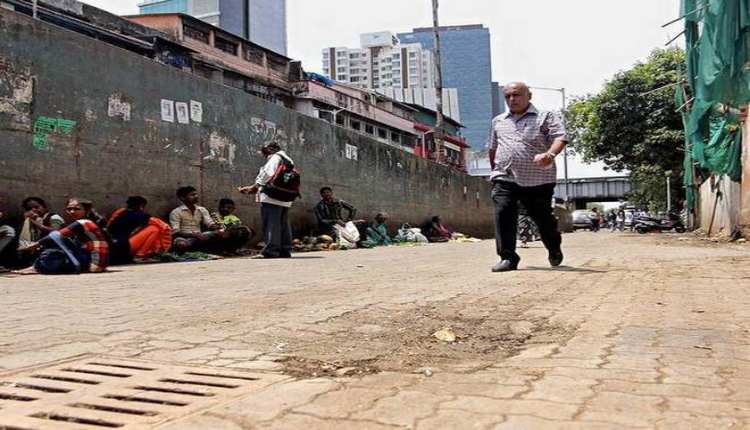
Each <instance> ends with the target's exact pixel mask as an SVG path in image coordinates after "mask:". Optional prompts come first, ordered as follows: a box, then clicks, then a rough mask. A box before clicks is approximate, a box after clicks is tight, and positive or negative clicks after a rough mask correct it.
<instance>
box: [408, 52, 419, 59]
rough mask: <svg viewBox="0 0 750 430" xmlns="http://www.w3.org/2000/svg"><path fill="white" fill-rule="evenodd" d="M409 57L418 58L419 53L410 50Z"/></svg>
mask: <svg viewBox="0 0 750 430" xmlns="http://www.w3.org/2000/svg"><path fill="white" fill-rule="evenodd" d="M409 58H417V53H416V52H413V51H412V52H410V53H409Z"/></svg>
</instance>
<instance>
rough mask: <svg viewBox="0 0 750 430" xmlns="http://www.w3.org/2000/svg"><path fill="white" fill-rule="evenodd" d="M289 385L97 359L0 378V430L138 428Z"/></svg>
mask: <svg viewBox="0 0 750 430" xmlns="http://www.w3.org/2000/svg"><path fill="white" fill-rule="evenodd" d="M285 379H287V377H285V376H283V375H275V374H260V373H251V372H244V371H233V370H232V371H227V370H224V369H219V368H211V367H201V366H183V365H173V364H168V363H155V362H150V361H140V360H131V359H121V358H114V357H104V356H96V357H89V358H85V359H78V360H76V361H68V362H63V363H56V364H53V365H49V366H46V367H40V368H35V369H31V370H23V371H19V372H11V373H0V430H51V429H54V430H103V429H123V430H127V429H136V428H138V429H143V428H149V427H152V426H155V425H158V424H161V423H164V422H167V421H172V420H175V419H177V418H181V417H184V416H186V415H188V414H192V413H194V412H197V411H201V410H205V409H208V408H211V407H214V406H217V405H219V404H222V403H226V402H228V401H230V400H233V399H236V398H238V397H241V396H243V395H246V394H250V393H252V392H255V391H258V390H261V389H263V388H265V387H267V386H269V385H271V384H274V383H276V382H279V381H282V380H285Z"/></svg>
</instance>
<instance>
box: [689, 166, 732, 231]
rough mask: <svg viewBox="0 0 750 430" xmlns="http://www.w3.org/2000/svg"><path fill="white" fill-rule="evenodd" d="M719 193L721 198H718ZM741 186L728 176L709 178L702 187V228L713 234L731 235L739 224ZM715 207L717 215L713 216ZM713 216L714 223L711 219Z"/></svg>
mask: <svg viewBox="0 0 750 430" xmlns="http://www.w3.org/2000/svg"><path fill="white" fill-rule="evenodd" d="M717 194H719V198H718V199H717ZM740 194H741V187H740V184H739V183H738V182H733V181H732V180H731V179H729V178H728V177H726V176H723V177H722V178H721V179H720V180H719V179H718V178H713V179H709V180H708V181H706V182H704V183H703V184H702V185H701V187H700V197H699V199H700V200H699V202H700V228H701V230H703V231H705V232H709V230H710V233H711V235H712V236H720V235H723V236H729V235H730V234H732V231H734V229H735V228H736V227H737V226H738V225H739V214H740V200H741V199H740ZM714 207H716V215H715V216H713V213H714ZM712 218H713V224H712V223H711V219H712Z"/></svg>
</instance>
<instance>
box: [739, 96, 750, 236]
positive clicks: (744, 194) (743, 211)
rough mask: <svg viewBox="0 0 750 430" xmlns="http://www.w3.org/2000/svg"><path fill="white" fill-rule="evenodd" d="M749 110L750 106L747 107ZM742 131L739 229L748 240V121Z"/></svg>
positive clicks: (749, 232)
mask: <svg viewBox="0 0 750 430" xmlns="http://www.w3.org/2000/svg"><path fill="white" fill-rule="evenodd" d="M747 108H748V110H750V105H749V106H748V107H747ZM742 126H743V129H742V189H741V197H740V200H741V201H740V205H741V207H740V228H741V229H742V234H743V235H744V236H745V237H746V238H750V121H748V120H747V119H745V122H744V123H743V125H742Z"/></svg>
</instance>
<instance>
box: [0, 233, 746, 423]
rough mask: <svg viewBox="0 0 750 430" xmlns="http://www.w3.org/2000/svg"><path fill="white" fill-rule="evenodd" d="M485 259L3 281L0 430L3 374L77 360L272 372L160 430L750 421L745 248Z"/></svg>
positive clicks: (433, 256) (424, 251)
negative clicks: (448, 334)
mask: <svg viewBox="0 0 750 430" xmlns="http://www.w3.org/2000/svg"><path fill="white" fill-rule="evenodd" d="M493 247H494V243H493V242H489V241H486V242H483V243H479V244H447V245H438V246H427V247H421V248H390V249H377V250H361V251H350V252H338V253H316V254H305V255H301V256H298V257H297V258H295V259H294V260H293V261H268V260H267V261H263V260H243V259H239V260H223V261H216V262H206V263H189V264H171V265H153V266H140V267H125V268H115V269H114V272H115V273H109V274H103V275H85V276H73V277H0V309H2V311H3V312H2V316H0V333H2V337H0V428H2V424H4V422H2V417H3V414H7V413H10V412H12V411H13V408H14V407H15V406H16V405H17V404H18V403H19V402H18V398H16V399H15V400H14V399H12V398H11V397H12V396H8V395H6V397H3V394H2V393H3V390H4V389H5V388H3V384H2V381H3V380H6V379H8V378H12V377H15V375H18V372H19V371H20V370H23V369H25V368H28V367H30V366H43V365H46V364H47V363H50V362H54V361H59V360H63V359H71V358H76V357H79V356H82V355H84V354H90V355H92V356H93V355H99V354H101V355H106V356H108V358H107V359H109V360H115V359H135V360H137V361H138V362H143V363H149V362H155V363H160V364H161V365H170V364H175V365H180V366H192V365H195V366H200V368H201V369H204V371H202V372H197V373H205V372H207V370H205V369H208V368H222V369H223V370H224V371H227V372H234V373H232V374H233V375H242V374H245V372H247V374H258V375H268V378H269V379H268V380H267V381H266V382H264V385H263V386H260V385H259V386H257V387H255V388H254V389H253V391H252V392H249V391H248V392H247V393H244V394H242V395H237V396H235V397H231V398H229V397H228V398H227V399H226V400H225V401H218V400H217V401H216V402H215V403H214V404H210V405H208V404H207V406H206V407H201V408H200V409H196V410H193V411H192V412H191V413H190V414H187V415H185V414H181V413H180V412H179V410H178V409H179V408H174V410H173V411H172V410H170V411H171V412H169V413H165V415H164V416H165V417H167V416H170V417H171V418H168V419H167V418H165V419H164V420H162V421H161V423H160V424H159V425H161V426H162V427H160V428H169V429H180V430H185V429H206V428H210V429H244V428H248V429H249V428H252V429H255V428H258V429H266V428H270V429H300V428H305V429H338V428H341V429H345V428H346V429H349V428H357V429H381V428H382V429H386V428H419V429H437V428H461V429H467V428H477V429H484V428H496V429H506V428H508V429H523V428H534V429H538V428H583V429H591V428H597V429H598V428H607V429H610V428H681V429H685V428H696V429H699V428H700V429H707V428H710V429H717V428H750V288H749V287H750V281H749V279H750V264H748V263H750V247H743V246H742V245H718V244H710V243H705V242H701V241H697V240H695V239H692V238H691V239H682V240H680V239H678V237H677V236H670V235H653V236H635V235H628V234H609V233H599V234H591V233H576V234H571V235H566V236H565V249H566V255H567V260H566V264H567V266H566V267H563V268H561V269H559V270H551V269H549V267H548V264H547V262H546V252H545V251H544V250H543V249H542V248H541V247H540V245H538V244H534V245H532V246H531V247H530V248H528V249H525V250H522V251H521V253H522V256H523V258H524V261H523V262H522V265H523V269H524V270H521V271H518V272H514V273H511V274H503V275H493V274H491V273H490V272H489V268H490V266H491V265H492V264H493V263H494V258H493ZM444 328H449V329H450V331H452V332H453V333H455V335H456V341H455V342H452V343H449V342H444V341H441V340H438V339H437V338H435V337H434V336H433V333H435V332H436V331H438V330H441V329H444ZM136 367H137V366H136ZM145 367H148V366H145ZM197 373H196V374H197ZM101 378H102V380H105V379H106V378H107V376H106V375H103V376H101ZM48 383H49V384H52V385H51V386H57V385H54V384H58V385H59V384H63V386H66V385H65V384H67V382H60V381H52V380H50V381H48ZM8 387H11V388H14V389H15V390H16V391H15V392H16V394H17V395H19V396H20V394H19V393H26V394H27V395H29V396H31V393H32V390H24V389H21V388H22V387H21V388H19V387H13V386H11V385H8ZM45 395H46V396H48V397H49V396H56V395H57V396H59V395H62V394H54V393H53V394H45ZM173 397H179V396H178V395H177V394H175V395H174V396H173ZM27 403H28V404H31V405H33V401H32V402H27ZM159 407H160V408H163V409H164V410H169V407H168V406H164V405H159ZM81 410H82V411H84V410H83V409H81ZM86 413H90V411H86ZM170 414H171V415H170ZM108 415H109V416H112V417H113V418H111V419H112V420H116V419H117V417H118V414H116V413H108ZM120 415H123V414H120ZM157 418H158V416H157ZM122 419H123V420H124V421H123V423H127V422H128V421H127V419H128V417H127V416H125V415H123V417H122ZM39 421H40V422H41V421H45V422H46V420H41V419H40V420H39ZM165 421H166V422H165ZM26 425H27V426H28V424H26ZM55 425H59V426H63V425H64V426H65V427H56V428H90V429H95V428H101V427H97V426H93V425H85V424H81V423H80V422H79V424H73V423H70V424H69V423H64V424H63V423H62V422H60V423H56V424H55ZM68 426H69V427H68ZM23 428H26V427H23ZM29 428H31V427H29ZM38 428H48V427H42V424H40V427H38ZM50 428H52V427H50ZM133 428H136V427H133Z"/></svg>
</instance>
